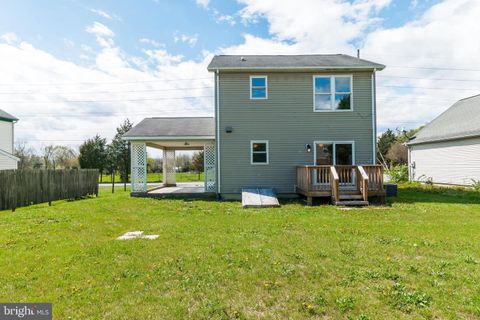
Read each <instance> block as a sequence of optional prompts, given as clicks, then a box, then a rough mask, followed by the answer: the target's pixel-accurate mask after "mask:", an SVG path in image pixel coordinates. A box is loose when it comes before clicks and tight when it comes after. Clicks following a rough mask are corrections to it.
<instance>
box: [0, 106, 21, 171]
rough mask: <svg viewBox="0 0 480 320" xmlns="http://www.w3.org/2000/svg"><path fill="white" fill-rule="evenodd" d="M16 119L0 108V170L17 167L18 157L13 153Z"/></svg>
mask: <svg viewBox="0 0 480 320" xmlns="http://www.w3.org/2000/svg"><path fill="white" fill-rule="evenodd" d="M17 121H18V119H17V118H15V117H14V116H12V115H11V114H9V113H7V112H5V111H3V110H1V109H0V170H6V169H17V163H18V161H19V160H20V159H18V158H17V157H15V156H14V155H13V140H14V125H15V123H16V122H17Z"/></svg>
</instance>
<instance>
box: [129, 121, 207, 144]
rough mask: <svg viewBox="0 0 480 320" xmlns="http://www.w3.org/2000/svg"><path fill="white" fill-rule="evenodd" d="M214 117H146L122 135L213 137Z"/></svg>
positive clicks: (133, 136)
mask: <svg viewBox="0 0 480 320" xmlns="http://www.w3.org/2000/svg"><path fill="white" fill-rule="evenodd" d="M214 136H215V118H211V117H198V118H197V117H185V118H146V119H143V120H142V121H141V122H140V123H139V124H137V125H136V126H134V127H133V128H132V129H131V130H130V131H128V132H127V133H126V134H124V135H123V137H124V138H126V139H127V140H129V139H132V138H139V137H146V138H153V137H167V138H176V137H214Z"/></svg>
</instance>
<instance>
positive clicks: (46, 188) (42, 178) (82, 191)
mask: <svg viewBox="0 0 480 320" xmlns="http://www.w3.org/2000/svg"><path fill="white" fill-rule="evenodd" d="M88 195H97V196H98V170H96V169H82V170H2V171H0V210H5V209H12V210H15V209H16V208H18V207H25V206H29V205H32V204H38V203H44V202H48V203H51V202H52V201H55V200H64V199H77V198H80V197H84V196H88Z"/></svg>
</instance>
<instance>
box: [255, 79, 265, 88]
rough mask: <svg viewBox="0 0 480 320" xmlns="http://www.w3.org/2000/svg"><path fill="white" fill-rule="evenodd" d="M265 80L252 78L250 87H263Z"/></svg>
mask: <svg viewBox="0 0 480 320" xmlns="http://www.w3.org/2000/svg"><path fill="white" fill-rule="evenodd" d="M265 80H266V79H265V78H252V87H265V86H266V85H265V84H266V82H265Z"/></svg>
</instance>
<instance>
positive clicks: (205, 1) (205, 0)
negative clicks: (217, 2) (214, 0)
mask: <svg viewBox="0 0 480 320" xmlns="http://www.w3.org/2000/svg"><path fill="white" fill-rule="evenodd" d="M195 2H196V3H197V5H199V6H201V7H203V8H205V9H206V8H208V5H209V4H210V0H195Z"/></svg>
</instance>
